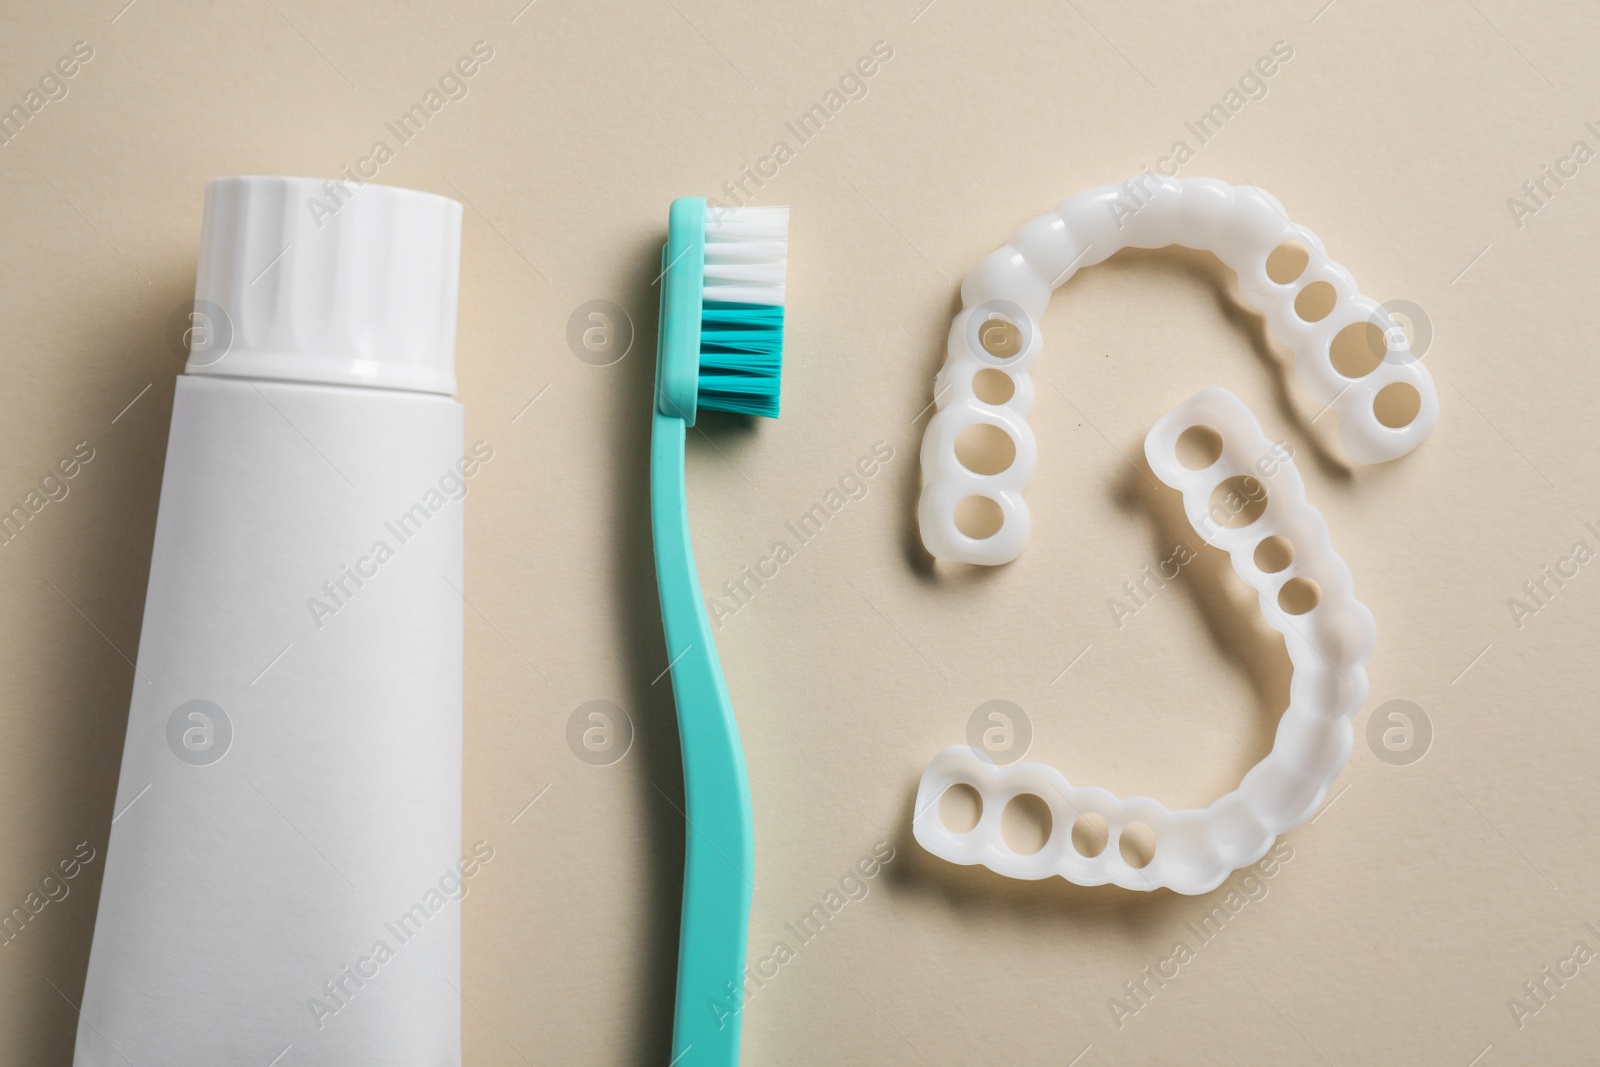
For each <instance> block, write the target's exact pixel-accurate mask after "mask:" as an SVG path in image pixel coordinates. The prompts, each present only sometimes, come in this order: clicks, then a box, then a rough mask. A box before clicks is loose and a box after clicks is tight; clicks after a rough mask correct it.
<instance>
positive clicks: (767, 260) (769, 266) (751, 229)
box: [701, 207, 789, 305]
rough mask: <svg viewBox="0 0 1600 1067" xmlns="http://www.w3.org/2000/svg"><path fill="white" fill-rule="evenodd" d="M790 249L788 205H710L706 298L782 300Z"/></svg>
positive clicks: (759, 301) (744, 301)
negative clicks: (785, 269) (786, 263)
mask: <svg viewBox="0 0 1600 1067" xmlns="http://www.w3.org/2000/svg"><path fill="white" fill-rule="evenodd" d="M788 254H789V209H788V208H786V207H724V208H718V207H708V208H706V266H705V274H704V276H703V278H702V280H701V290H702V298H703V299H705V300H708V301H711V300H716V301H723V302H726V303H732V304H773V305H781V304H782V303H783V282H784V264H785V261H786V260H787V257H788Z"/></svg>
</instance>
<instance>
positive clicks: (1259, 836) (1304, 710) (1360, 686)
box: [911, 388, 1377, 894]
mask: <svg viewBox="0 0 1600 1067" xmlns="http://www.w3.org/2000/svg"><path fill="white" fill-rule="evenodd" d="M1195 426H1207V427H1210V428H1212V429H1213V430H1215V431H1216V432H1217V434H1218V435H1219V436H1220V437H1221V438H1222V451H1221V454H1220V455H1219V456H1218V457H1217V458H1216V459H1215V460H1214V461H1213V462H1212V463H1211V464H1210V465H1209V466H1207V467H1205V468H1204V469H1201V470H1190V469H1189V468H1188V467H1186V466H1185V465H1184V464H1183V463H1182V462H1181V461H1180V459H1179V456H1178V439H1179V438H1180V437H1181V436H1182V435H1183V434H1184V433H1185V432H1186V431H1187V430H1189V429H1191V428H1192V427H1195ZM1144 452H1145V457H1146V459H1148V460H1149V462H1150V467H1151V469H1152V470H1153V471H1155V474H1156V477H1158V478H1160V479H1161V481H1162V482H1164V483H1166V484H1167V485H1168V486H1170V487H1171V488H1173V489H1177V490H1178V491H1179V492H1181V493H1182V494H1183V510H1184V514H1185V515H1187V516H1188V519H1189V523H1190V525H1191V526H1193V527H1194V529H1195V532H1196V533H1197V534H1199V535H1200V536H1201V537H1202V538H1204V539H1205V541H1206V543H1207V544H1210V545H1212V546H1214V547H1216V548H1220V549H1222V550H1223V551H1225V552H1227V553H1228V556H1229V558H1230V559H1231V560H1232V562H1233V569H1234V571H1235V572H1237V573H1238V575H1239V577H1241V578H1243V579H1244V580H1245V582H1246V583H1247V584H1248V585H1249V586H1250V587H1251V588H1252V589H1254V590H1255V591H1256V595H1257V599H1258V602H1259V604H1260V607H1261V612H1262V614H1263V615H1264V616H1265V618H1266V621H1267V623H1268V625H1270V626H1271V627H1272V628H1273V629H1274V630H1277V631H1278V632H1279V633H1281V634H1282V635H1283V639H1284V644H1285V646H1286V647H1287V648H1288V651H1289V661H1290V663H1291V664H1292V665H1293V668H1294V680H1293V682H1292V684H1291V686H1290V690H1289V693H1290V697H1289V707H1288V708H1287V710H1285V711H1284V713H1283V717H1282V718H1281V719H1280V720H1279V721H1278V732H1277V737H1276V739H1275V741H1274V743H1273V746H1272V751H1271V752H1269V753H1268V754H1267V755H1266V757H1265V758H1263V759H1262V760H1261V762H1260V763H1257V764H1256V765H1255V766H1254V767H1252V768H1250V770H1249V772H1248V773H1247V774H1245V776H1244V779H1243V781H1241V782H1240V783H1239V788H1237V789H1235V790H1234V791H1233V792H1231V793H1229V794H1227V795H1226V796H1224V797H1222V798H1221V799H1219V800H1217V801H1216V802H1215V803H1213V804H1211V805H1210V806H1209V807H1206V808H1189V809H1185V810H1182V811H1168V810H1167V809H1166V808H1165V807H1164V806H1162V805H1161V804H1160V803H1159V802H1158V801H1155V800H1152V799H1151V798H1149V797H1134V798H1131V799H1128V800H1123V799H1121V798H1119V797H1117V796H1115V795H1114V794H1112V793H1110V792H1109V791H1107V790H1105V789H1101V788H1099V787H1096V786H1074V785H1072V784H1071V783H1070V782H1068V781H1067V779H1066V778H1065V777H1063V776H1062V775H1061V773H1060V772H1059V771H1057V770H1055V769H1054V768H1052V767H1049V766H1047V765H1045V764H1043V763H1017V764H1012V765H1011V766H1006V767H997V766H995V765H994V764H992V763H990V762H989V761H988V760H986V759H984V758H982V757H981V756H979V755H978V754H977V753H976V752H974V751H973V750H972V749H971V748H970V747H968V746H966V745H952V746H951V747H949V748H946V749H944V750H943V751H942V752H940V753H939V754H938V755H937V756H935V757H934V759H933V762H932V763H930V764H929V765H928V768H927V770H925V771H924V772H923V774H922V781H921V783H920V785H919V786H918V787H917V800H916V807H915V809H914V810H915V812H916V814H915V815H914V816H913V818H912V827H911V828H912V833H913V834H914V835H915V837H916V839H917V841H918V843H919V844H921V845H922V847H923V848H925V849H927V850H928V851H929V852H931V853H933V854H934V855H935V856H939V857H941V858H943V859H947V860H949V861H951V862H952V863H962V864H974V863H981V864H983V866H985V867H987V868H989V869H990V870H992V871H995V872H996V873H999V874H1003V875H1006V876H1007V877H1010V878H1027V879H1037V878H1047V877H1050V876H1051V875H1059V876H1060V877H1062V878H1065V879H1066V880H1067V881H1069V882H1074V883H1076V884H1078V885H1091V886H1092V885H1104V884H1106V883H1107V882H1110V883H1114V884H1116V885H1119V886H1122V887H1123V888H1124V889H1139V890H1153V889H1160V888H1163V887H1164V888H1167V889H1171V890H1174V891H1176V892H1179V893H1186V894H1197V893H1209V892H1210V891H1211V890H1213V889H1215V888H1217V886H1219V885H1221V884H1222V882H1223V880H1224V879H1225V878H1227V877H1228V875H1229V874H1231V873H1233V872H1234V871H1235V870H1237V869H1238V868H1240V867H1245V866H1248V865H1249V864H1252V863H1254V862H1256V861H1257V860H1259V859H1260V858H1261V857H1262V856H1264V855H1265V854H1266V852H1267V849H1268V848H1270V847H1271V846H1272V842H1273V841H1274V839H1276V838H1277V836H1278V835H1279V834H1282V833H1285V832H1287V831H1289V830H1292V829H1294V828H1295V827H1296V826H1299V825H1300V824H1301V823H1303V822H1305V820H1306V819H1308V818H1309V817H1310V816H1311V815H1312V813H1313V812H1315V811H1316V810H1317V808H1318V807H1319V806H1320V805H1321V803H1322V801H1323V798H1324V797H1325V796H1326V795H1327V792H1328V789H1329V787H1330V786H1332V785H1333V782H1334V780H1335V779H1336V778H1338V777H1339V773H1340V772H1341V771H1342V770H1343V769H1344V765H1345V763H1346V761H1347V760H1348V759H1349V758H1350V746H1351V740H1352V730H1351V720H1352V719H1353V718H1354V717H1355V714H1356V712H1357V711H1358V710H1360V708H1361V703H1362V701H1363V700H1365V699H1366V695H1367V660H1368V658H1369V657H1370V656H1371V655H1372V648H1373V644H1374V642H1375V641H1376V639H1377V628H1376V626H1375V625H1374V623H1373V620H1372V614H1371V612H1369V611H1368V610H1367V609H1366V608H1365V607H1364V606H1363V605H1362V604H1361V603H1360V601H1358V600H1356V598H1355V592H1354V590H1353V588H1352V586H1351V582H1350V571H1349V569H1348V568H1347V567H1346V566H1345V563H1344V560H1342V559H1340V558H1339V556H1338V555H1337V554H1336V553H1335V552H1334V550H1333V545H1332V543H1331V541H1330V539H1329V536H1328V525H1327V523H1326V522H1324V521H1323V519H1322V516H1321V514H1320V513H1318V512H1317V510H1316V509H1315V508H1313V507H1312V506H1311V505H1310V504H1309V503H1307V501H1306V494H1305V483H1304V482H1303V481H1302V480H1301V478H1300V472H1299V471H1298V470H1297V469H1296V468H1295V465H1294V462H1293V460H1292V459H1291V458H1290V457H1289V454H1288V452H1287V451H1285V450H1284V449H1283V448H1282V447H1281V446H1278V445H1275V444H1273V443H1272V442H1270V441H1268V440H1267V439H1266V437H1265V436H1264V435H1263V434H1262V432H1261V426H1260V425H1259V424H1258V423H1257V422H1256V420H1255V418H1254V416H1252V415H1251V414H1250V411H1249V409H1248V408H1246V407H1245V405H1244V403H1243V402H1242V401H1241V400H1240V399H1239V398H1238V397H1236V396H1234V395H1233V394H1232V393H1230V392H1228V391H1227V390H1226V389H1218V388H1211V389H1206V390H1204V391H1202V392H1200V393H1197V394H1195V396H1193V397H1191V398H1190V399H1189V400H1187V401H1185V402H1184V403H1183V404H1181V405H1179V406H1178V407H1177V408H1176V409H1174V410H1173V411H1171V412H1169V413H1168V414H1166V415H1164V416H1163V417H1162V418H1161V419H1160V421H1158V422H1157V423H1156V424H1155V426H1154V427H1152V428H1151V430H1150V433H1149V434H1148V435H1147V436H1146V437H1145V442H1144ZM1239 477H1248V478H1250V479H1253V480H1255V481H1257V482H1258V483H1259V486H1260V487H1262V488H1264V489H1265V490H1266V506H1265V509H1264V510H1263V511H1262V512H1261V514H1260V515H1259V517H1257V518H1256V519H1255V520H1254V521H1252V522H1250V523H1249V524H1247V525H1243V526H1235V525H1230V519H1231V516H1230V515H1229V514H1227V511H1228V510H1229V507H1230V505H1228V504H1227V503H1226V502H1224V503H1222V504H1218V503H1216V502H1215V501H1214V499H1213V494H1214V493H1215V491H1216V489H1217V488H1218V487H1219V486H1221V485H1222V484H1223V483H1224V482H1227V481H1229V480H1231V479H1235V478H1239ZM1219 509H1220V510H1219ZM1263 542H1268V544H1269V549H1268V551H1266V552H1264V553H1263V552H1258V549H1259V548H1260V546H1261V544H1262V543H1263ZM1284 543H1287V544H1288V545H1290V546H1292V550H1293V551H1292V555H1291V554H1290V553H1285V552H1284V551H1283V550H1282V547H1281V546H1282V545H1283V544H1284ZM1284 556H1289V562H1287V563H1285V562H1283V558H1284ZM1263 557H1265V559H1264V560H1263V562H1264V563H1265V564H1266V565H1267V566H1273V567H1276V568H1277V569H1275V570H1271V571H1269V570H1266V569H1264V568H1263V565H1262V563H1261V562H1258V560H1262V558H1263ZM1280 563H1281V564H1282V566H1278V564H1280ZM1291 583H1314V588H1315V589H1316V590H1317V591H1318V593H1319V596H1318V597H1317V600H1316V604H1315V605H1314V606H1313V607H1311V608H1309V609H1308V610H1305V611H1303V612H1300V613H1296V614H1290V613H1288V612H1287V611H1285V610H1284V608H1282V607H1280V605H1279V594H1280V592H1281V591H1282V590H1283V589H1284V587H1285V586H1290V588H1297V587H1298V586H1296V585H1291ZM956 786H966V787H969V788H971V789H972V790H974V791H975V792H976V793H977V794H978V797H979V799H980V801H981V811H982V815H981V817H980V818H979V819H978V822H977V825H976V826H974V827H973V828H972V829H971V830H969V831H967V832H966V833H955V832H953V831H952V830H950V829H949V828H948V827H947V826H945V824H944V822H943V821H942V820H941V819H940V817H939V799H940V798H941V797H942V796H943V795H944V793H945V791H946V790H947V789H950V788H952V787H956ZM1025 794H1032V795H1034V796H1038V797H1040V798H1041V799H1043V801H1044V802H1045V804H1047V805H1048V806H1049V808H1050V825H1051V827H1052V829H1051V833H1050V836H1049V839H1048V840H1046V841H1045V843H1044V846H1043V847H1042V848H1040V849H1039V850H1038V851H1037V852H1033V853H1031V854H1029V855H1021V854H1019V853H1017V852H1016V851H1014V850H1013V849H1012V848H1010V847H1009V846H1008V845H1007V844H1006V841H1005V838H1004V836H1003V835H1002V833H1001V826H1000V816H1001V813H1002V812H1004V811H1005V809H1006V806H1007V805H1008V804H1009V803H1010V802H1011V801H1012V799H1013V798H1015V797H1017V796H1021V795H1025ZM1090 816H1098V817H1099V818H1100V819H1103V820H1104V822H1105V827H1106V835H1107V840H1106V844H1105V847H1104V848H1100V849H1099V850H1098V851H1096V852H1095V854H1094V855H1086V854H1085V851H1084V850H1083V849H1082V848H1080V847H1075V846H1074V842H1073V827H1074V825H1075V824H1076V823H1077V822H1078V821H1079V820H1081V819H1084V818H1086V817H1090ZM1136 824H1143V825H1144V826H1145V827H1148V828H1149V830H1151V831H1153V832H1154V837H1155V847H1154V851H1153V853H1151V852H1149V851H1147V850H1146V849H1144V848H1143V847H1129V848H1127V849H1124V848H1123V847H1122V846H1123V840H1122V836H1123V833H1124V831H1127V830H1128V829H1129V828H1130V827H1133V826H1135V825H1136ZM1138 833H1141V834H1142V833H1146V832H1145V831H1142V830H1141V831H1138ZM1081 836H1082V835H1081V834H1080V837H1081ZM1129 844H1130V845H1132V844H1133V843H1132V842H1131V841H1130V842H1129ZM1129 856H1132V861H1131V862H1130V859H1129ZM1146 856H1148V862H1139V861H1141V860H1144V859H1145V858H1146Z"/></svg>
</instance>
